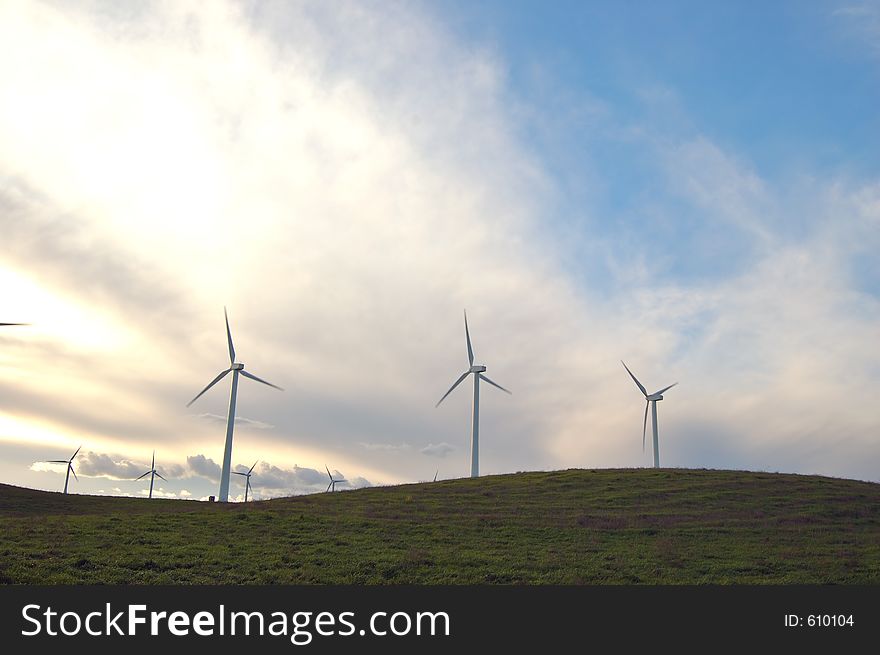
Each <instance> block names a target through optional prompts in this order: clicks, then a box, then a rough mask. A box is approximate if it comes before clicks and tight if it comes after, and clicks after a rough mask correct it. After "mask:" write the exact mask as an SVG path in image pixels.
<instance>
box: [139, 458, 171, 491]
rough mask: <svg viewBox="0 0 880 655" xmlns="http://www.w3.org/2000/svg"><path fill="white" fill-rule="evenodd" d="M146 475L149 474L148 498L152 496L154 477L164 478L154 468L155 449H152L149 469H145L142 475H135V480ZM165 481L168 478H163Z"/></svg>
mask: <svg viewBox="0 0 880 655" xmlns="http://www.w3.org/2000/svg"><path fill="white" fill-rule="evenodd" d="M148 475H149V476H150V495H149V496H148V498H152V497H153V482H154V481H155V480H156V478H159V479H160V480H165V478H163V477H162V474H161V473H159V471H157V470H156V451H155V450H154V451H153V463H152V464H150V470H149V471H147V472H146V473H144V474H143V475H141V476H139V477H136V478H135V480H142V479H144V478H145V477H147V476H148ZM165 482H168V480H165Z"/></svg>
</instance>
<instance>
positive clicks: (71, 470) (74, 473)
mask: <svg viewBox="0 0 880 655" xmlns="http://www.w3.org/2000/svg"><path fill="white" fill-rule="evenodd" d="M67 465H68V466H69V467H70V472H71V473H73V477H74V478H75V479H76V481H77V482H79V478H77V477H76V471H74V470H73V464H71V463H69V462H68V464H67Z"/></svg>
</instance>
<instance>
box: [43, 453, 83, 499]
mask: <svg viewBox="0 0 880 655" xmlns="http://www.w3.org/2000/svg"><path fill="white" fill-rule="evenodd" d="M80 448H82V446H80V447H79V448H77V449H76V452H75V453H73V455H71V457H70V459H50V460H47V461H48V462H49V463H50V464H67V473H66V474H65V476H64V493H67V482H68V481H69V480H70V474H71V473H73V477H74V479H76V481H77V482H79V478H78V477H76V471H74V470H73V460H74V459H76V456H77V455H78V454H79V450H80Z"/></svg>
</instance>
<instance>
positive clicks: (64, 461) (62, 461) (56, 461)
mask: <svg viewBox="0 0 880 655" xmlns="http://www.w3.org/2000/svg"><path fill="white" fill-rule="evenodd" d="M43 461H45V462H46V464H70V460H69V459H47V460H43Z"/></svg>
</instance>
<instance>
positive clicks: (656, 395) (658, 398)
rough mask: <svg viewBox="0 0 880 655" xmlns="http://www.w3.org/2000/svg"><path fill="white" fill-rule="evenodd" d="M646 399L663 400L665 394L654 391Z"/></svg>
mask: <svg viewBox="0 0 880 655" xmlns="http://www.w3.org/2000/svg"><path fill="white" fill-rule="evenodd" d="M645 399H646V400H663V394H659V393H653V394H651V395H650V396H645Z"/></svg>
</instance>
